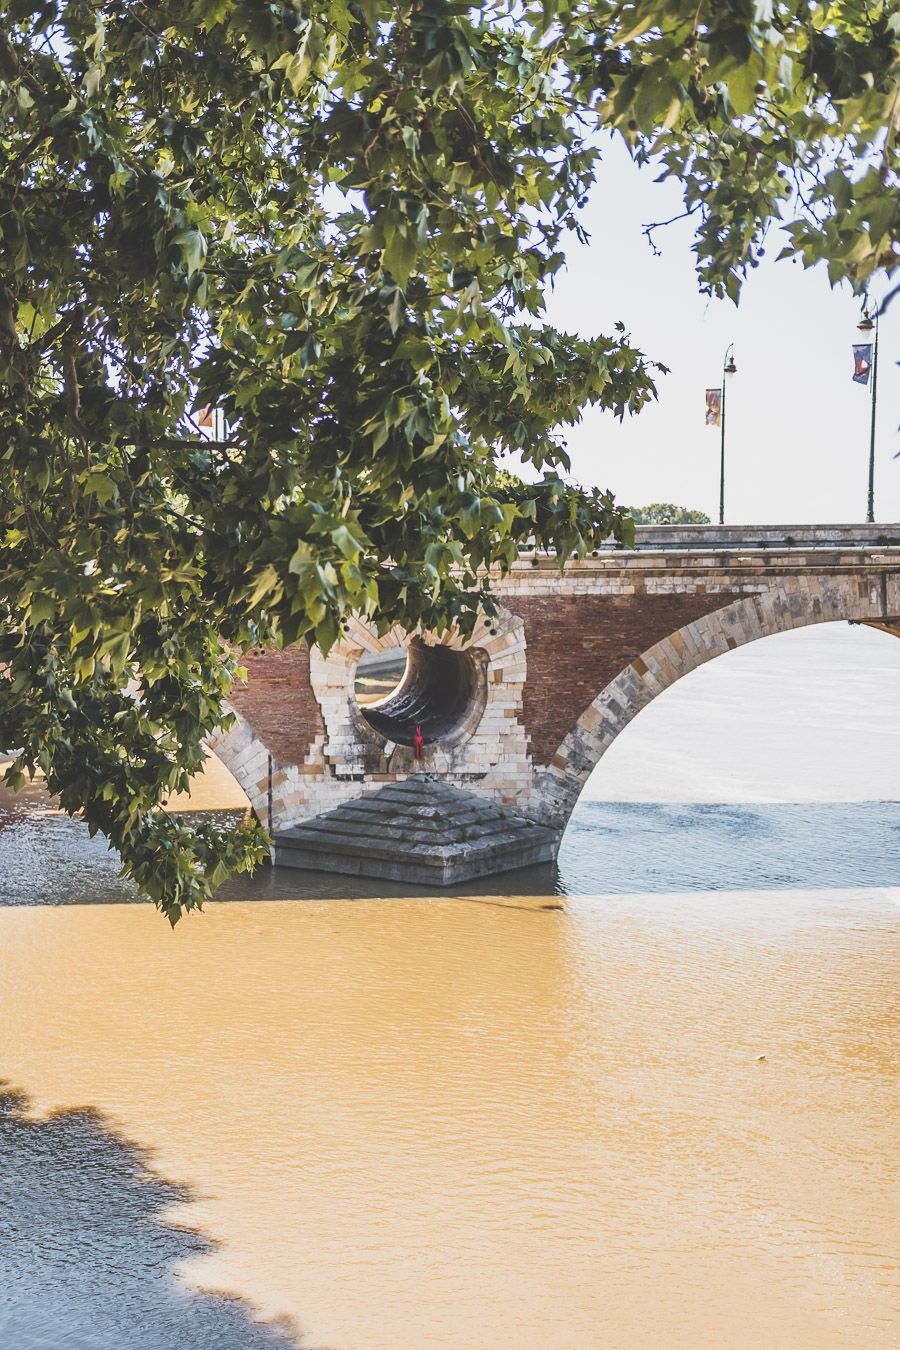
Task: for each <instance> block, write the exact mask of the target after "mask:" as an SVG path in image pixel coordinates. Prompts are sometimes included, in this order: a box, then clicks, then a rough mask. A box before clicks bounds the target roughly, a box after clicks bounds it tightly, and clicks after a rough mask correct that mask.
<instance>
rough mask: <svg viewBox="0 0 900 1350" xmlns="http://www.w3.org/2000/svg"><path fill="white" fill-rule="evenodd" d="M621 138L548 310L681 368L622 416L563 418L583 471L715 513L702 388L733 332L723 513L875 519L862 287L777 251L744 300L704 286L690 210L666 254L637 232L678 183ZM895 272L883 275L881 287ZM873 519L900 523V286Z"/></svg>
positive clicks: (884, 370) (717, 369)
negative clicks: (859, 363) (616, 331)
mask: <svg viewBox="0 0 900 1350" xmlns="http://www.w3.org/2000/svg"><path fill="white" fill-rule="evenodd" d="M653 177H654V174H653V173H652V172H648V171H642V170H639V169H638V168H637V167H636V166H635V165H634V164H633V162H632V161H631V159H630V158H629V156H628V153H627V151H626V149H625V147H624V144H623V143H622V142H621V141H620V140H617V141H615V142H612V143H611V144H610V146H609V149H608V150H607V152H606V155H605V161H604V165H603V167H602V168H601V171H600V176H599V181H598V183H597V185H596V187H595V189H594V192H593V195H592V198H591V200H590V203H589V205H588V207H587V208H586V210H585V213H584V223H585V226H586V228H587V230H588V231H589V233H590V235H591V240H590V243H589V244H588V245H587V246H586V247H583V246H580V245H578V244H577V242H575V241H574V240H572V241H570V245H569V248H568V250H567V252H568V267H567V270H566V272H565V273H564V274H563V275H562V276H561V277H560V278H558V280H557V284H556V288H555V291H554V292H553V294H552V296H551V298H550V304H549V311H548V317H549V319H550V321H551V322H552V323H554V324H555V325H556V326H557V327H559V328H563V329H565V330H567V331H570V332H578V333H581V334H583V335H584V336H592V335H596V334H598V333H605V334H610V335H611V334H612V333H613V324H614V323H615V322H616V320H617V319H621V320H622V322H623V323H624V324H625V326H626V328H627V329H628V331H629V332H630V334H631V337H632V340H633V341H634V342H635V344H636V345H637V346H638V347H640V348H641V349H642V350H643V351H644V352H645V353H646V355H647V356H649V357H651V358H653V359H655V360H658V361H661V362H662V363H663V364H664V365H667V366H669V367H670V369H671V374H670V375H668V376H663V377H661V378H660V381H659V401H658V402H657V403H656V404H655V405H653V406H650V407H648V408H646V409H645V410H644V411H643V412H641V413H640V414H638V415H637V416H636V417H634V418H630V419H628V418H626V420H625V422H624V423H620V422H619V421H618V420H617V419H616V418H615V417H613V416H612V415H611V414H608V413H602V412H598V411H595V410H589V411H588V412H587V413H586V414H585V417H584V420H583V421H582V422H581V423H580V424H579V425H578V426H576V427H573V428H569V429H567V431H566V435H565V439H566V441H567V444H568V447H569V450H570V453H571V455H572V460H573V466H572V477H573V478H575V479H576V480H577V481H579V482H581V483H584V484H591V485H597V486H599V487H603V488H610V489H612V491H613V492H614V493H615V494H616V497H617V499H618V500H619V501H620V502H621V503H623V504H625V505H629V506H641V505H646V504H647V503H649V502H654V501H672V502H675V503H676V504H679V505H681V506H687V507H693V508H696V509H699V510H702V511H705V512H706V513H707V514H708V515H709V516H710V517H711V518H712V519H713V520H715V519H717V517H718V495H719V447H720V443H719V430H718V428H712V427H706V426H705V425H704V391H705V390H706V388H707V387H715V386H718V385H720V384H721V382H722V365H723V358H724V354H725V350H726V348H727V346H728V344H729V343H731V342H733V343H734V352H735V361H736V364H737V367H738V369H737V374H735V375H733V376H730V377H729V380H728V390H727V395H726V398H727V418H726V433H727V439H726V485H725V519H726V522H728V523H730V524H735V525H738V524H816V523H822V524H829V523H840V522H848V523H852V522H856V521H863V520H865V514H866V494H867V484H868V455H869V419H870V411H871V404H870V396H869V390H868V389H867V388H865V387H863V386H862V385H858V384H854V383H853V381H852V379H851V374H852V369H853V362H852V355H851V346H852V344H853V343H854V342H865V341H868V340H869V339H867V338H866V337H864V336H862V335H860V334H858V333H857V330H856V324H857V322H858V321H859V317H860V301H859V299H858V298H857V297H855V296H854V295H853V294H852V292H851V291H850V289H849V287H847V286H843V287H840V288H838V289H835V290H833V289H832V288H831V287H830V285H829V282H828V277H827V274H826V272H825V269H824V268H822V267H821V266H819V267H815V268H812V269H810V270H805V269H804V268H803V267H802V265H801V264H800V263H793V262H791V261H787V260H785V261H782V262H776V261H775V257H776V255H777V254H778V252H779V251H780V248H781V245H780V243H777V242H776V239H775V233H774V232H773V235H772V236H771V238H770V242H769V243H768V245H767V248H766V254H767V256H766V258H765V259H764V260H763V262H762V263H761V265H760V267H759V268H758V269H757V270H756V271H754V272H752V273H751V275H750V277H749V278H748V280H747V282H746V283H745V286H744V290H743V294H742V296H741V301H740V305H739V306H738V307H737V308H735V306H734V305H733V304H732V302H731V301H730V300H710V299H708V298H707V297H705V296H703V295H701V294H700V291H699V287H698V284H697V280H696V277H695V274H694V269H693V256H692V254H691V251H690V249H691V242H692V232H691V227H690V222H689V221H685V222H679V223H678V224H675V225H672V226H670V227H668V228H667V229H666V230H660V231H657V232H656V245H657V248H659V249H660V250H661V251H662V256H661V257H655V256H654V254H653V251H652V250H651V248H650V245H649V244H648V242H647V240H646V239H645V238H644V236H643V234H642V233H641V227H642V225H644V224H646V223H647V222H648V221H654V220H663V219H667V218H668V217H669V216H672V215H674V214H676V213H677V212H678V210H679V209H680V206H681V202H680V196H679V193H678V188H677V185H673V184H671V183H654V182H653ZM886 289H887V286H886V285H885V284H884V283H883V282H882V285H881V293H884V292H885V291H886ZM880 351H881V355H880V360H879V388H878V425H877V440H876V467H875V518H876V520H880V521H885V522H900V459H896V460H895V459H893V458H892V457H893V455H894V454H895V453H896V452H897V451H898V450H900V438H898V436H897V425H898V422H900V369H898V367H897V365H896V362H897V359H898V357H900V298H898V299H897V300H895V301H894V303H893V305H892V306H891V308H890V309H889V310H888V311H887V314H886V315H884V316H883V317H882V320H881V338H880Z"/></svg>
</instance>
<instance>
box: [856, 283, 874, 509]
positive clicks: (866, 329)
mask: <svg viewBox="0 0 900 1350" xmlns="http://www.w3.org/2000/svg"><path fill="white" fill-rule="evenodd" d="M856 327H857V329H858V331H859V332H860V333H865V334H866V335H868V334H869V333H871V334H872V335H873V340H872V421H871V426H870V430H869V503H868V511H867V512H866V520H867V521H869V522H870V523H871V522H873V521H874V520H875V409H876V406H877V399H878V310H877V309H876V311H875V319H874V322H873V320H872V316H871V314H870V313H869V311H868V310H867V309H865V308H864V309H863V316H862V318H861V319H860V321H859V323H858V324H857V325H856Z"/></svg>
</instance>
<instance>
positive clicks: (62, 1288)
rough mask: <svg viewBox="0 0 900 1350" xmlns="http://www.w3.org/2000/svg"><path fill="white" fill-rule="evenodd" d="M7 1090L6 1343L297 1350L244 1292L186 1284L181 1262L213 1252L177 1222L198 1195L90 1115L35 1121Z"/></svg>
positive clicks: (3, 1093) (102, 1348) (24, 1347)
mask: <svg viewBox="0 0 900 1350" xmlns="http://www.w3.org/2000/svg"><path fill="white" fill-rule="evenodd" d="M26 1106H27V1103H26V1102H25V1099H24V1098H23V1097H22V1096H21V1095H20V1094H18V1093H15V1092H11V1091H8V1090H2V1089H0V1346H3V1347H4V1350H61V1347H63V1346H64V1347H65V1350H122V1347H123V1346H128V1347H129V1350H175V1347H176V1346H197V1347H202V1350H297V1347H298V1346H299V1345H300V1340H299V1337H298V1335H297V1333H296V1332H295V1331H294V1330H292V1329H291V1328H288V1327H280V1326H273V1325H272V1324H271V1323H269V1324H264V1323H260V1322H257V1321H254V1319H253V1317H252V1314H251V1312H250V1310H249V1309H248V1308H247V1306H246V1305H245V1304H244V1303H243V1302H242V1301H241V1300H239V1299H234V1298H228V1297H225V1296H222V1295H214V1294H200V1293H195V1292H192V1291H190V1290H187V1289H184V1288H182V1287H181V1286H180V1285H179V1284H177V1283H176V1281H175V1279H174V1277H173V1273H172V1272H173V1269H174V1267H175V1266H176V1265H177V1264H178V1263H179V1262H180V1261H183V1260H185V1259H186V1258H187V1257H190V1256H195V1255H197V1254H198V1253H202V1252H204V1251H208V1250H209V1248H210V1243H209V1241H208V1240H207V1239H205V1238H203V1237H201V1236H199V1235H198V1234H196V1233H194V1232H191V1231H188V1230H185V1229H182V1228H173V1227H171V1226H169V1225H167V1224H166V1223H165V1222H164V1221H163V1220H162V1218H161V1217H160V1216H161V1213H162V1211H163V1210H164V1209H165V1208H166V1207H167V1206H169V1205H172V1204H174V1203H176V1202H179V1201H184V1200H186V1199H188V1198H189V1197H188V1196H187V1194H186V1193H185V1191H184V1190H182V1189H179V1188H178V1187H175V1186H172V1185H169V1184H168V1183H166V1182H163V1181H161V1180H160V1179H159V1178H157V1177H155V1176H154V1175H153V1174H152V1173H151V1172H150V1171H149V1170H148V1168H147V1165H146V1161H145V1159H144V1158H143V1156H142V1155H141V1153H140V1151H139V1150H138V1149H136V1148H135V1147H134V1146H133V1145H131V1144H126V1143H123V1142H122V1141H121V1140H119V1139H118V1138H116V1137H115V1135H113V1134H112V1133H110V1131H109V1130H108V1129H107V1128H106V1127H105V1126H104V1124H103V1121H102V1120H101V1118H100V1117H99V1116H98V1115H97V1114H96V1113H95V1112H94V1111H90V1110H83V1111H65V1112H61V1113H59V1114H58V1115H55V1116H52V1117H50V1118H49V1119H47V1120H30V1119H28V1118H27V1115H26Z"/></svg>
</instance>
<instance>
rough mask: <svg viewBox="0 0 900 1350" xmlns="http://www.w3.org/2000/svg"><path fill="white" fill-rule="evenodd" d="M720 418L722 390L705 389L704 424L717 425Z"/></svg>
mask: <svg viewBox="0 0 900 1350" xmlns="http://www.w3.org/2000/svg"><path fill="white" fill-rule="evenodd" d="M721 418H722V390H721V389H707V391H706V425H707V426H708V427H717V426H718V425H719V422H720V421H721Z"/></svg>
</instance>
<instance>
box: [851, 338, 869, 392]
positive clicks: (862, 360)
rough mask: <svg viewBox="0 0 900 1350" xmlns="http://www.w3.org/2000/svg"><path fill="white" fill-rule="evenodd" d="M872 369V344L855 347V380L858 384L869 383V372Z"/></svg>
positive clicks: (867, 343)
mask: <svg viewBox="0 0 900 1350" xmlns="http://www.w3.org/2000/svg"><path fill="white" fill-rule="evenodd" d="M871 369H872V344H871V342H864V343H862V344H861V345H859V346H856V345H854V347H853V379H854V380H855V381H856V383H857V384H868V383H869V371H870V370H871Z"/></svg>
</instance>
